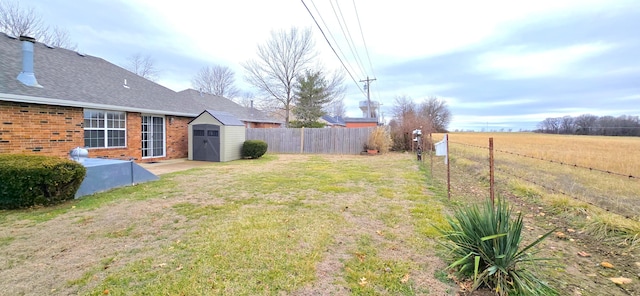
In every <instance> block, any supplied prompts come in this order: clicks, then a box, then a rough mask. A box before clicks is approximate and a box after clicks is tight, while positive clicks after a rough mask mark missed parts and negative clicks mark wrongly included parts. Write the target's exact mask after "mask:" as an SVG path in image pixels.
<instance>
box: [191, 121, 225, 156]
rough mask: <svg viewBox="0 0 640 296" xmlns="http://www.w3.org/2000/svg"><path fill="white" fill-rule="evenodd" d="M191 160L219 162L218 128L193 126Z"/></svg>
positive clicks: (215, 126) (200, 125)
mask: <svg viewBox="0 0 640 296" xmlns="http://www.w3.org/2000/svg"><path fill="white" fill-rule="evenodd" d="M193 160H206V161H220V126H217V125H213V124H196V125H193Z"/></svg>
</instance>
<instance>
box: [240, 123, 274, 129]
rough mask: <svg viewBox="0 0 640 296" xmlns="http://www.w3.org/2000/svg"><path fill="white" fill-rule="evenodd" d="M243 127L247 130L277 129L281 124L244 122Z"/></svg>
mask: <svg viewBox="0 0 640 296" xmlns="http://www.w3.org/2000/svg"><path fill="white" fill-rule="evenodd" d="M244 126H245V127H247V128H279V127H280V126H281V124H279V123H269V122H245V123H244Z"/></svg>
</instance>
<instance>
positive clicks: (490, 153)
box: [489, 138, 495, 205]
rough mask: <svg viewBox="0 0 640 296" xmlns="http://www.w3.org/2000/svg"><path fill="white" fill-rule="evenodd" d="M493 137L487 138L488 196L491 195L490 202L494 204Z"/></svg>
mask: <svg viewBox="0 0 640 296" xmlns="http://www.w3.org/2000/svg"><path fill="white" fill-rule="evenodd" d="M493 171H494V167H493V138H489V196H491V204H492V205H493V204H495V186H494V179H493Z"/></svg>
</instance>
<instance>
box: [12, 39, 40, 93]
mask: <svg viewBox="0 0 640 296" xmlns="http://www.w3.org/2000/svg"><path fill="white" fill-rule="evenodd" d="M20 41H22V72H20V74H18V77H17V79H18V81H20V82H22V84H24V85H26V86H34V87H42V85H40V84H38V80H36V74H35V73H34V72H33V44H34V43H35V42H36V39H35V38H33V37H28V36H20Z"/></svg>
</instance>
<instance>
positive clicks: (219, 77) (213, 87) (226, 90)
mask: <svg viewBox="0 0 640 296" xmlns="http://www.w3.org/2000/svg"><path fill="white" fill-rule="evenodd" d="M234 76H235V73H233V71H232V70H231V69H229V67H225V66H218V65H213V66H210V67H208V66H204V67H202V68H201V69H200V71H198V73H197V74H196V75H195V76H194V77H193V79H192V80H191V85H192V86H193V88H195V89H197V90H200V91H202V92H205V93H208V94H212V95H216V96H221V97H225V98H235V97H237V96H238V94H239V93H240V91H239V90H238V89H237V88H236V87H235V86H234V83H235V81H236V79H235V77H234Z"/></svg>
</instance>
